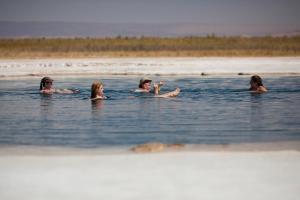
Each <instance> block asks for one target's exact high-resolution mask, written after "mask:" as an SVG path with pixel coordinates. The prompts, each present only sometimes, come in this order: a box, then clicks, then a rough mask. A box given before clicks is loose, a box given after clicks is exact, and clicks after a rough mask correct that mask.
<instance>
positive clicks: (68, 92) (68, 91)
mask: <svg viewBox="0 0 300 200" xmlns="http://www.w3.org/2000/svg"><path fill="white" fill-rule="evenodd" d="M78 92H79V90H70V89H55V93H58V94H74V93H78Z"/></svg>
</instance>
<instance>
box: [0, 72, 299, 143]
mask: <svg viewBox="0 0 300 200" xmlns="http://www.w3.org/2000/svg"><path fill="white" fill-rule="evenodd" d="M153 78H154V79H156V80H166V85H165V86H164V87H163V88H162V91H171V90H172V89H175V88H176V87H180V88H181V93H180V95H179V96H178V97H176V98H171V99H161V98H143V97H139V96H138V95H136V94H134V93H132V92H131V90H133V89H135V88H136V86H137V84H138V80H139V77H135V76H127V77H126V76H111V77H107V76H106V77H82V78H71V77H69V78H60V77H57V78H56V77H54V79H55V81H54V85H55V87H56V88H77V89H79V90H80V93H78V94H71V95H61V94H53V95H41V94H39V92H38V88H39V80H38V79H24V80H22V79H20V80H0V144H1V145H33V146H35V145H36V146H56V147H79V148H94V147H103V146H114V145H132V144H140V143H145V142H162V143H191V144H227V143H243V142H272V141H291V140H300V78H299V77H266V78H264V84H265V85H266V86H267V88H268V89H269V90H270V91H269V92H268V93H265V94H252V93H250V92H249V91H248V90H247V89H248V87H249V77H244V76H241V77H178V76H175V77H153ZM97 79H100V80H102V81H103V82H104V84H105V94H106V95H107V96H109V97H110V98H109V99H108V100H104V101H98V102H97V103H95V104H93V103H91V102H90V101H89V99H88V98H89V95H90V85H91V83H92V82H93V81H94V80H97Z"/></svg>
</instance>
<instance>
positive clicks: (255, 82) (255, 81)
mask: <svg viewBox="0 0 300 200" xmlns="http://www.w3.org/2000/svg"><path fill="white" fill-rule="evenodd" d="M249 90H250V91H252V92H258V93H263V92H267V91H268V90H267V88H265V86H264V85H263V83H262V79H261V77H260V76H258V75H253V76H252V77H251V79H250V88H249Z"/></svg>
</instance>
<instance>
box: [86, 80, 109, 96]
mask: <svg viewBox="0 0 300 200" xmlns="http://www.w3.org/2000/svg"><path fill="white" fill-rule="evenodd" d="M103 90H104V85H103V83H102V82H101V81H94V82H93V84H92V86H91V98H90V99H91V101H95V100H102V99H107V97H106V96H105V95H104V92H103Z"/></svg>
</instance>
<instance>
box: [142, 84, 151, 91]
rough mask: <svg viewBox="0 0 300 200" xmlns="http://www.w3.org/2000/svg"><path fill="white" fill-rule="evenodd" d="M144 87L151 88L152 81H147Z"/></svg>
mask: <svg viewBox="0 0 300 200" xmlns="http://www.w3.org/2000/svg"><path fill="white" fill-rule="evenodd" d="M143 89H145V90H151V82H146V83H144V84H143Z"/></svg>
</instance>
